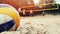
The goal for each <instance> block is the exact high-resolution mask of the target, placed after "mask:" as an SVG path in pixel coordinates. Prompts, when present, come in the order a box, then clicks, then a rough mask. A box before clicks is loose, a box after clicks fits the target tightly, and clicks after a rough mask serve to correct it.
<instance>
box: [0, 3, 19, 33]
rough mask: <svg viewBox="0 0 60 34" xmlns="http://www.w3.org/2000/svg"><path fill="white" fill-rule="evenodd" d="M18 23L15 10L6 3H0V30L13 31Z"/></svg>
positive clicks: (17, 15)
mask: <svg viewBox="0 0 60 34" xmlns="http://www.w3.org/2000/svg"><path fill="white" fill-rule="evenodd" d="M19 23H20V16H19V14H18V12H17V10H16V9H15V8H14V7H12V6H11V5H8V4H0V32H3V31H15V30H17V28H18V26H19Z"/></svg>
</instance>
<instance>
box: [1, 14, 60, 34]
mask: <svg viewBox="0 0 60 34" xmlns="http://www.w3.org/2000/svg"><path fill="white" fill-rule="evenodd" d="M20 20H21V21H20V26H19V28H18V29H17V31H15V33H16V32H18V34H60V15H56V16H53V15H45V16H40V15H39V16H33V17H20ZM5 33H6V34H7V32H5ZM9 33H11V34H13V33H12V32H9ZM1 34H3V33H1Z"/></svg>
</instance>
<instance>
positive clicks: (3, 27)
mask: <svg viewBox="0 0 60 34" xmlns="http://www.w3.org/2000/svg"><path fill="white" fill-rule="evenodd" d="M14 24H15V22H14V20H11V21H9V22H6V23H3V24H0V32H3V31H8V30H10V29H11V28H12V27H13V26H14Z"/></svg>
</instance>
